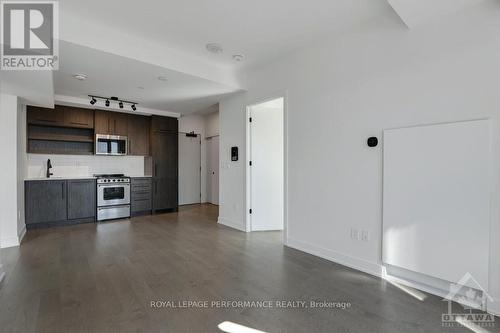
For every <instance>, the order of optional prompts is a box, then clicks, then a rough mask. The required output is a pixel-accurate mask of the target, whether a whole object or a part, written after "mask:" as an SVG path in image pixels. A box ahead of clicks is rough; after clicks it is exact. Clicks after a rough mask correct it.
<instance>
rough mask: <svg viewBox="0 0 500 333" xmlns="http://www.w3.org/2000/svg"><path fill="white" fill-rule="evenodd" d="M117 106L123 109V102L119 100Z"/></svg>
mask: <svg viewBox="0 0 500 333" xmlns="http://www.w3.org/2000/svg"><path fill="white" fill-rule="evenodd" d="M118 106H119V107H120V109H123V102H122V101H120V103H118Z"/></svg>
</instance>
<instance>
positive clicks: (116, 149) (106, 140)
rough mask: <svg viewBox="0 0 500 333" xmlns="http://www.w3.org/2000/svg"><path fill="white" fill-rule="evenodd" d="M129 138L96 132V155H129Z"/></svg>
mask: <svg viewBox="0 0 500 333" xmlns="http://www.w3.org/2000/svg"><path fill="white" fill-rule="evenodd" d="M127 142H128V139H127V137H126V136H118V135H104V134H96V138H95V153H96V155H127V152H128V147H127Z"/></svg>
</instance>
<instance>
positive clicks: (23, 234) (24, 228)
mask: <svg viewBox="0 0 500 333" xmlns="http://www.w3.org/2000/svg"><path fill="white" fill-rule="evenodd" d="M24 236H26V225H24V226H23V228H22V229H21V231H20V232H19V236H18V239H19V244H21V243H22V242H23V239H24Z"/></svg>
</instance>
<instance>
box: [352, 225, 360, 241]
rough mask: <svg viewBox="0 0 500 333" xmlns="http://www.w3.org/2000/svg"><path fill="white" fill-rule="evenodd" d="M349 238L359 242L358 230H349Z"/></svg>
mask: <svg viewBox="0 0 500 333" xmlns="http://www.w3.org/2000/svg"><path fill="white" fill-rule="evenodd" d="M351 238H352V239H354V240H359V231H358V229H355V228H351Z"/></svg>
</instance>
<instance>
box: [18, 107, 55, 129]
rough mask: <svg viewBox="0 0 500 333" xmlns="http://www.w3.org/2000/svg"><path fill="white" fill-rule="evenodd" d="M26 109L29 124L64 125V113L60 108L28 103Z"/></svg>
mask: <svg viewBox="0 0 500 333" xmlns="http://www.w3.org/2000/svg"><path fill="white" fill-rule="evenodd" d="M26 110H27V120H28V124H34V125H46V126H63V125H64V113H63V111H62V110H61V109H59V108H55V109H47V108H40V107H37V106H31V105H28V106H27V108H26Z"/></svg>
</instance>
